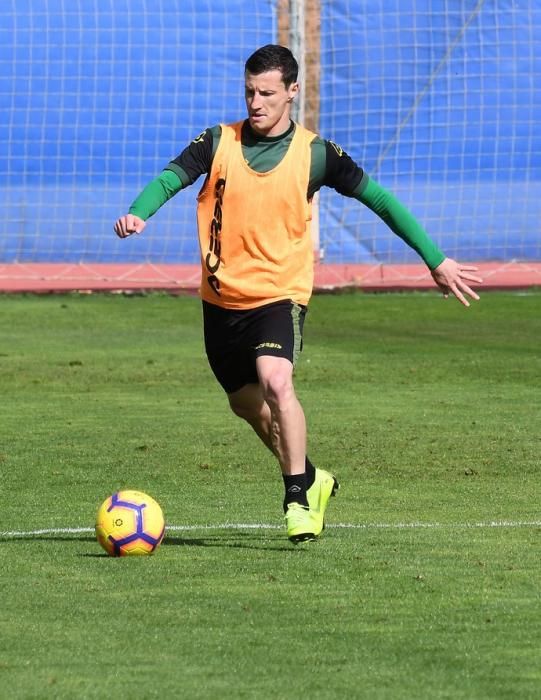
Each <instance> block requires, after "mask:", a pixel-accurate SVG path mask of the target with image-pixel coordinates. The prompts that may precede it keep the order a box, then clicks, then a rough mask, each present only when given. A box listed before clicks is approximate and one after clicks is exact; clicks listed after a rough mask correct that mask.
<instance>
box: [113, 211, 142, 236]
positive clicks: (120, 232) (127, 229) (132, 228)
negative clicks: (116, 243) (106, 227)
mask: <svg viewBox="0 0 541 700" xmlns="http://www.w3.org/2000/svg"><path fill="white" fill-rule="evenodd" d="M145 226H146V222H145V221H143V219H140V218H139V217H138V216H134V215H133V214H126V215H125V216H121V217H120V219H118V221H117V222H116V223H115V226H114V229H115V233H116V235H117V236H118V237H119V238H126V237H127V236H131V235H132V233H141V232H142V230H143V229H144V228H145Z"/></svg>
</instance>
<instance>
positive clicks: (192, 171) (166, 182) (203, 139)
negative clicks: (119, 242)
mask: <svg viewBox="0 0 541 700" xmlns="http://www.w3.org/2000/svg"><path fill="white" fill-rule="evenodd" d="M220 134H221V129H220V127H219V126H218V127H213V128H212V129H207V130H206V131H204V132H203V133H202V134H200V135H199V136H198V137H197V138H195V139H194V140H193V141H192V142H191V143H190V144H189V145H188V146H187V147H186V148H185V149H184V150H183V151H182V153H181V154H180V155H178V156H177V157H176V158H175V159H174V160H172V161H171V162H170V163H169V164H168V165H167V167H166V168H165V169H164V170H163V171H162V172H161V173H160V175H158V177H157V178H155V179H154V180H152V181H151V182H149V183H148V185H147V186H146V187H145V188H144V190H143V191H142V192H141V193H140V194H139V195H138V196H137V198H136V199H135V200H134V201H133V202H132V204H131V206H130V208H129V214H127V215H126V216H123V217H121V218H120V219H119V220H118V221H117V222H116V224H115V227H114V228H115V232H116V233H117V235H118V236H120V237H121V238H125V237H126V236H128V235H130V234H131V233H141V231H142V230H143V228H144V225H145V221H146V220H147V219H149V218H150V217H151V216H152V215H153V214H155V213H156V212H157V211H158V209H160V207H162V206H163V205H164V204H165V203H166V202H167V201H168V200H170V199H171V197H173V196H174V195H175V194H177V192H180V190H181V189H184V188H185V187H188V186H189V185H191V184H193V183H194V182H195V181H196V180H197V179H198V177H199V176H200V175H203V174H205V173H208V172H209V171H210V167H211V165H212V158H213V156H214V153H215V152H216V148H217V145H218V141H219V139H220Z"/></svg>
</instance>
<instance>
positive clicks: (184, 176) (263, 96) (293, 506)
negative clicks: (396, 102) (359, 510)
mask: <svg viewBox="0 0 541 700" xmlns="http://www.w3.org/2000/svg"><path fill="white" fill-rule="evenodd" d="M297 73H298V65H297V62H296V60H295V58H294V57H293V55H292V54H291V52H290V51H289V49H286V48H284V47H282V46H277V45H268V46H264V47H262V48H260V49H258V50H257V51H256V52H255V53H254V54H252V56H250V58H249V59H248V60H247V62H246V65H245V75H244V77H245V99H246V107H247V111H248V118H247V119H246V120H244V121H239V122H237V123H234V124H221V125H219V126H215V127H213V128H210V129H207V130H206V131H204V132H203V133H202V134H201V135H200V136H198V137H197V138H196V139H195V140H194V141H192V143H191V144H190V145H189V146H188V147H187V148H185V149H184V150H183V151H182V153H181V154H180V155H179V156H178V157H177V158H175V159H174V160H173V161H171V162H170V163H169V165H167V167H166V168H165V170H164V171H163V172H162V173H161V174H160V175H159V176H158V177H157V178H156V179H155V180H153V181H152V182H150V183H149V184H148V185H147V187H145V189H144V190H143V191H142V192H141V194H140V195H139V196H138V197H137V199H136V200H135V201H134V202H133V204H132V205H131V207H130V209H129V214H126V215H125V216H122V217H121V218H120V219H118V221H117V222H116V223H115V227H114V229H115V232H116V234H117V235H118V236H120V237H121V238H125V237H126V236H129V235H131V234H133V233H141V232H142V231H143V229H144V227H145V225H146V224H145V222H146V220H147V219H148V218H149V217H151V216H152V215H153V214H154V213H155V212H156V211H157V210H158V209H159V208H160V207H161V206H162V205H163V204H165V202H166V201H167V200H169V199H170V198H171V197H172V196H173V195H175V194H176V193H177V192H179V191H180V190H181V189H184V188H185V187H187V186H188V185H191V184H193V183H194V182H195V181H196V180H197V178H198V177H199V176H200V175H203V174H205V175H206V178H205V182H204V184H203V187H202V189H201V192H200V193H199V197H198V207H197V222H198V229H199V243H200V249H201V264H202V280H201V297H202V303H203V322H204V336H205V348H206V353H207V357H208V360H209V363H210V366H211V368H212V370H213V372H214V374H215V375H216V378H217V379H218V381H219V382H220V384H221V385H222V387H223V389H224V390H225V392H226V393H227V396H228V399H229V404H230V406H231V409H232V410H233V412H234V413H235V414H236V415H237V416H239V417H241V418H243V419H244V420H246V421H247V422H248V423H249V424H250V425H251V426H252V428H253V429H254V430H255V432H256V433H257V435H258V436H259V438H260V439H261V440H262V441H263V443H264V444H265V445H266V446H267V447H268V448H269V449H270V450H271V451H272V452H273V454H274V455H275V456H276V458H277V459H278V462H279V464H280V468H281V471H282V475H283V480H284V486H285V498H284V511H285V519H286V528H287V535H288V537H289V539H290V540H291V541H292V542H301V541H306V540H313V539H315V538H316V537H317V536H318V535H319V534H320V533H321V532H322V530H323V527H324V514H325V509H326V507H327V503H328V501H329V498H330V497H331V495H333V494H334V492H335V491H336V489H337V488H338V482H337V480H336V478H335V477H334V475H332V474H329V473H328V472H326V471H325V470H323V469H318V468H315V467H314V466H313V464H312V463H311V462H310V460H309V459H308V457H307V456H306V423H305V418H304V412H303V409H302V407H301V405H300V403H299V401H298V399H297V397H296V395H295V389H294V386H293V368H294V366H295V362H296V360H297V358H298V354H299V352H300V350H301V347H302V331H303V324H304V318H305V315H306V311H307V304H308V301H309V299H310V296H311V293H312V285H313V251H312V240H311V236H310V218H311V202H312V197H313V195H314V193H315V192H317V191H318V190H319V189H320V188H321V187H322V186H323V185H326V186H328V187H333V188H334V189H335V190H337V191H338V192H339V193H340V194H342V195H344V196H346V197H354V198H355V199H358V200H359V201H360V202H362V203H363V204H364V205H366V206H368V207H369V208H370V209H371V210H372V211H374V212H375V213H376V214H377V215H378V216H379V217H380V218H381V219H382V220H383V221H384V222H385V223H386V224H387V226H388V227H389V228H390V229H391V230H392V231H393V232H394V233H396V234H397V235H399V236H400V237H401V238H402V239H403V240H404V241H405V242H406V243H407V244H408V245H410V246H411V247H412V248H413V249H414V250H416V251H417V253H418V254H419V255H420V256H421V258H422V259H423V260H424V262H425V263H426V264H427V266H428V267H429V268H430V270H431V271H432V276H433V278H434V281H435V282H436V284H437V285H438V286H439V287H440V289H441V290H442V291H443V293H444V295H445V296H448V294H449V293H452V294H454V295H455V296H456V297H457V298H458V300H459V301H460V302H461V303H462V304H464V305H465V306H469V302H468V300H467V298H466V296H465V295H469V296H470V297H472V298H473V299H478V298H479V297H478V296H477V294H476V293H475V292H474V291H473V290H472V289H471V288H470V287H469V286H468V282H469V281H473V282H481V280H480V279H479V278H478V277H476V276H474V275H473V274H472V272H473V271H475V270H476V268H475V267H468V266H464V265H460V264H459V263H457V262H456V261H455V260H452V259H451V258H446V257H445V255H444V254H443V253H442V252H441V251H440V250H439V249H438V247H437V246H436V245H435V244H434V243H433V242H432V241H431V240H430V238H429V237H428V236H427V234H426V233H425V231H424V230H423V228H422V227H421V226H420V225H419V224H418V223H417V221H416V220H415V218H414V217H413V216H412V215H411V214H410V213H409V212H408V211H407V210H406V209H405V208H404V207H403V206H402V205H401V204H400V203H399V202H398V201H397V200H396V199H395V198H394V197H393V195H391V194H390V193H389V192H387V191H386V190H384V189H383V188H382V187H380V186H379V185H378V184H377V183H376V182H375V181H374V180H371V179H370V178H369V177H368V175H367V174H366V173H365V172H364V171H363V170H362V168H360V167H359V166H358V165H357V164H356V163H355V162H354V161H353V160H352V159H351V158H350V157H349V156H348V155H347V154H346V153H344V151H342V149H341V148H340V147H339V146H337V145H336V144H334V143H332V142H331V141H325V140H323V139H321V138H320V137H319V136H317V135H316V134H313V133H312V132H310V131H308V130H306V129H305V128H303V127H302V126H301V125H300V124H296V123H294V122H293V121H291V119H290V111H291V105H292V102H293V100H294V98H295V96H296V95H297V93H298V90H299V86H298V83H297Z"/></svg>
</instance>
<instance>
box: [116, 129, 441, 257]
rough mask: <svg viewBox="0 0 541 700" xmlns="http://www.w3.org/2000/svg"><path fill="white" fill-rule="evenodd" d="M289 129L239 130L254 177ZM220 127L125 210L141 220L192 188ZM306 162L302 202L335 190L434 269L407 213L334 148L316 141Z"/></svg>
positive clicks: (437, 253) (283, 144)
mask: <svg viewBox="0 0 541 700" xmlns="http://www.w3.org/2000/svg"><path fill="white" fill-rule="evenodd" d="M294 129H295V125H294V124H293V123H291V125H290V128H289V130H288V131H287V132H286V133H285V134H282V135H280V136H278V137H261V136H258V135H257V134H255V133H254V132H253V131H252V130H251V129H250V128H249V126H248V125H247V124H245V126H244V128H243V134H242V149H243V154H244V157H245V159H246V161H247V162H248V163H249V165H250V167H251V168H253V169H254V170H256V171H257V172H267V171H268V170H270V169H271V168H274V167H275V166H276V165H277V164H278V163H279V162H280V160H281V159H282V157H283V156H284V154H285V152H286V151H287V148H288V146H289V144H290V142H291V139H292V138H293V133H294ZM220 135H221V127H220V126H216V127H213V128H212V129H207V130H206V131H204V132H203V133H202V134H201V135H200V136H198V137H197V138H196V139H194V141H192V143H191V144H190V145H189V146H188V147H187V148H185V149H184V150H183V151H182V153H181V154H180V155H179V156H178V157H177V158H175V159H174V160H172V161H171V162H170V163H169V164H168V166H167V167H166V168H165V169H164V170H163V172H162V173H161V174H160V175H159V176H158V177H157V178H155V179H154V180H152V181H151V182H150V183H149V184H148V185H147V186H146V187H145V188H144V189H143V191H142V192H141V193H140V194H139V196H138V197H137V198H136V199H135V201H134V202H133V204H132V205H131V207H130V210H129V211H130V214H134V215H135V216H138V217H139V218H141V219H144V220H145V221H146V220H147V219H148V218H149V217H151V216H152V215H153V214H154V213H155V212H156V211H158V209H159V208H160V207H162V206H163V205H164V204H165V203H166V202H167V201H168V200H169V199H171V197H173V196H174V195H175V194H177V193H178V192H179V191H180V190H181V189H184V188H186V187H188V186H190V185H191V184H193V183H194V182H195V181H196V180H197V178H198V177H199V176H200V175H203V174H206V173H208V172H210V167H211V165H212V158H213V156H214V154H215V153H216V149H217V146H218V143H219V139H220ZM311 150H312V153H311V155H312V160H311V168H310V182H309V186H308V191H307V197H312V196H313V194H314V193H315V192H316V191H317V190H319V189H320V188H321V187H322V186H329V187H333V188H334V189H336V190H337V191H338V192H339V193H340V194H343V195H344V196H347V197H353V198H355V199H357V200H358V201H359V202H361V203H362V204H364V205H365V206H367V207H368V208H369V209H371V210H372V211H373V212H374V213H375V214H377V216H379V218H380V219H381V220H382V221H384V222H385V224H386V225H387V226H388V227H389V228H390V229H391V231H393V232H394V233H395V234H396V235H398V236H399V237H400V238H402V240H403V241H404V242H405V243H407V244H408V245H409V246H410V247H411V248H413V249H414V250H415V251H416V252H417V253H418V254H419V256H420V257H421V258H422V259H423V260H424V262H425V263H426V265H427V266H428V267H429V268H430V269H431V270H433V269H435V268H436V267H437V266H438V265H440V263H441V262H443V260H444V258H445V255H444V253H443V252H442V251H441V250H440V249H439V248H438V246H437V245H436V244H435V243H434V241H432V240H431V238H430V237H429V236H428V234H427V233H426V231H425V230H424V228H423V227H422V226H421V225H420V223H419V222H418V221H417V220H416V218H415V217H414V216H413V214H412V213H411V212H410V211H409V210H408V209H407V208H406V207H405V206H404V205H403V204H401V202H400V201H399V200H398V199H397V198H396V197H395V196H394V195H393V194H391V193H390V192H389V191H388V190H386V189H384V188H383V187H382V186H381V185H379V184H378V183H377V182H376V181H375V180H373V179H371V178H370V177H369V176H368V175H367V174H366V173H365V172H364V171H363V170H362V168H360V167H359V166H358V165H357V164H356V163H355V162H354V161H353V160H352V159H351V158H350V156H348V155H347V153H345V152H344V151H343V150H342V149H341V148H340V147H339V146H337V145H336V144H334V143H333V142H331V141H325V140H323V139H321V138H319V137H316V138H315V139H314V141H313V142H312V145H311Z"/></svg>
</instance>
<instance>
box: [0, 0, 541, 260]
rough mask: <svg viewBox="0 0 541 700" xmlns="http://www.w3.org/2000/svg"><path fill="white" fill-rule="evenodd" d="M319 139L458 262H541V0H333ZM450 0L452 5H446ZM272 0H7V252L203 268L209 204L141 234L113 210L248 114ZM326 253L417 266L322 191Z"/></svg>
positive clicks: (0, 255)
mask: <svg viewBox="0 0 541 700" xmlns="http://www.w3.org/2000/svg"><path fill="white" fill-rule="evenodd" d="M321 8H322V9H321V12H322V22H321V62H322V68H321V76H322V77H321V86H320V89H321V114H320V132H321V134H322V135H323V136H324V137H326V138H331V139H333V140H334V141H337V142H338V143H340V144H341V145H342V146H343V147H344V149H346V150H347V151H348V152H349V153H350V154H351V155H352V156H353V157H354V158H355V159H356V160H357V161H358V162H359V163H360V164H361V165H363V167H364V168H365V169H366V170H367V171H368V172H369V173H370V174H371V175H372V176H373V177H375V178H376V179H377V180H379V181H380V182H381V183H382V184H383V185H385V186H387V187H388V188H389V189H391V190H392V191H393V192H394V193H395V194H396V195H397V196H398V197H399V198H400V199H401V200H402V201H403V202H404V203H405V204H406V205H407V206H409V207H410V208H411V209H412V210H413V212H414V213H415V214H416V215H417V216H418V217H419V218H420V220H421V221H422V222H423V223H424V224H425V226H426V228H427V229H428V231H429V232H430V234H431V235H432V236H433V237H434V238H435V239H436V240H437V241H438V242H439V243H440V244H441V245H442V246H443V247H444V249H445V250H446V252H447V253H448V254H452V255H456V256H459V257H461V258H468V259H476V260H512V259H519V260H533V259H541V246H540V236H539V220H540V218H541V205H540V202H541V129H540V128H539V114H541V89H540V88H541V80H540V76H541V52H540V51H539V46H540V45H541V3H539V2H538V1H534V0H522V1H516V2H498V3H496V4H495V5H494V4H490V5H489V4H488V3H483V2H473V1H471V2H445V3H434V2H430V1H428V0H407V1H400V2H399V1H398V0H389V2H386V3H385V9H384V10H383V9H382V5H381V4H377V3H376V4H374V3H369V2H367V1H366V2H365V1H364V0H341V1H338V0H336V1H332V2H331V1H325V0H323V1H322V3H321ZM435 8H436V9H435ZM276 36H277V28H276V8H275V2H273V1H272V2H271V1H267V0H227V2H224V1H219V0H216V1H214V2H209V1H203V0H200V1H196V0H182V2H181V1H180V0H167V2H165V1H164V0H153V1H152V2H150V0H117V1H116V2H112V0H94V2H92V3H88V2H86V1H85V0H74V1H73V2H71V3H69V4H64V3H56V2H53V0H11V1H10V2H9V1H8V2H5V3H4V4H3V5H2V8H1V9H0V205H1V208H2V214H3V215H2V219H1V222H0V261H2V262H12V261H20V262H29V261H33V262H60V261H74V262H75V261H84V262H132V261H133V262H138V261H152V262H172V263H179V262H187V263H192V262H197V260H198V251H197V243H196V234H195V196H196V194H197V190H198V186H197V185H196V186H195V187H193V188H191V190H189V191H186V192H183V193H181V194H179V195H178V196H177V197H176V198H175V199H174V200H172V201H171V202H169V203H168V204H167V205H166V207H164V208H163V209H162V210H161V211H160V212H159V213H158V214H157V215H156V216H155V217H154V219H153V221H152V227H151V229H147V231H148V233H145V235H144V236H141V237H133V238H132V239H129V240H127V241H118V240H117V239H116V237H115V236H114V234H113V232H112V224H113V222H114V220H115V219H116V218H117V217H118V216H119V215H120V214H122V213H124V212H125V211H126V210H127V208H128V206H129V204H130V202H131V201H132V199H133V198H134V197H135V195H136V194H137V193H138V191H139V190H140V188H142V187H143V186H144V184H146V182H148V181H149V180H150V179H152V178H153V177H154V176H155V175H156V174H158V173H159V172H160V170H161V169H162V168H163V166H164V165H165V164H166V163H167V162H168V161H169V160H170V159H171V158H172V157H174V156H175V155H176V154H177V153H178V152H179V151H180V150H181V149H182V148H183V147H184V145H186V144H187V143H188V142H189V141H190V140H191V139H192V138H193V137H194V136H196V135H197V134H198V133H199V132H200V131H202V130H203V129H204V128H205V127H207V126H211V125H213V124H215V123H218V122H219V121H224V120H225V121H233V120H236V119H237V118H239V115H243V114H244V104H243V89H242V69H243V64H244V60H245V59H246V57H247V56H248V55H249V54H250V53H251V52H252V51H253V50H254V48H256V47H257V46H259V45H262V44H264V43H268V42H271V41H275V40H276ZM321 247H322V249H323V250H324V254H325V260H327V261H329V262H382V263H388V262H407V261H413V260H416V257H415V255H414V254H411V253H410V252H409V250H408V249H407V248H406V247H405V246H404V244H403V243H402V242H401V241H400V240H399V239H398V238H396V237H395V236H393V235H392V234H389V233H388V231H387V229H386V227H385V226H384V225H383V224H382V223H381V222H380V221H379V220H378V219H377V218H376V217H374V216H373V215H372V214H371V212H369V211H368V210H366V209H364V208H363V207H361V206H360V205H359V204H358V203H357V202H355V201H351V200H347V199H344V198H341V197H339V196H337V195H335V194H334V193H332V192H324V193H322V196H321Z"/></svg>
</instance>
